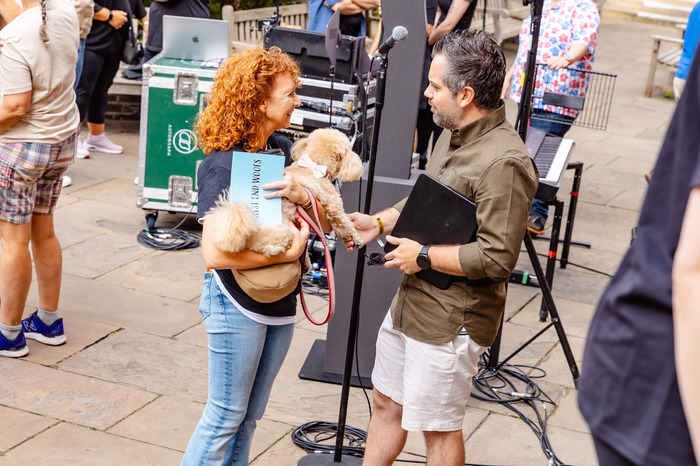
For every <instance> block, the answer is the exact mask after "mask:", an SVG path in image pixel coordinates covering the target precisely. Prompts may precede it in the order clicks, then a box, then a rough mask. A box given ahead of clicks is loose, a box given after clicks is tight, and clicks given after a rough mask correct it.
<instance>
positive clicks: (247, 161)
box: [229, 152, 284, 225]
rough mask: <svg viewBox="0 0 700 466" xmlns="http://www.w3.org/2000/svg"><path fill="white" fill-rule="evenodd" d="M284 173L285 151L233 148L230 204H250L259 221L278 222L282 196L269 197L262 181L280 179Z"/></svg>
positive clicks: (280, 219) (269, 181)
mask: <svg viewBox="0 0 700 466" xmlns="http://www.w3.org/2000/svg"><path fill="white" fill-rule="evenodd" d="M283 176H284V156H283V155H273V154H260V153H253V154H251V153H248V152H234V153H233V162H232V164H231V191H230V194H229V197H230V198H229V200H230V201H231V204H238V203H246V204H248V205H249V206H250V208H251V210H252V211H253V215H255V219H256V220H257V221H258V222H260V223H262V224H265V225H279V224H281V223H282V199H281V198H279V197H274V198H272V199H266V198H265V193H266V190H264V189H262V185H264V184H267V183H273V182H275V181H281V180H282V177H283Z"/></svg>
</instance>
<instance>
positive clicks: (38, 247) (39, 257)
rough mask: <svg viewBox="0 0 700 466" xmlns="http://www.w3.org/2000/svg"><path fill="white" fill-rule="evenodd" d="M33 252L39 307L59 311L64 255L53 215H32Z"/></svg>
mask: <svg viewBox="0 0 700 466" xmlns="http://www.w3.org/2000/svg"><path fill="white" fill-rule="evenodd" d="M32 252H33V253H34V267H35V268H36V278H37V282H38V285H39V307H40V308H41V309H44V310H45V311H50V312H53V311H57V310H58V299H59V297H60V295H61V275H62V269H63V255H62V253H61V244H60V243H59V242H58V238H57V237H56V233H55V231H54V226H53V215H34V216H33V217H32Z"/></svg>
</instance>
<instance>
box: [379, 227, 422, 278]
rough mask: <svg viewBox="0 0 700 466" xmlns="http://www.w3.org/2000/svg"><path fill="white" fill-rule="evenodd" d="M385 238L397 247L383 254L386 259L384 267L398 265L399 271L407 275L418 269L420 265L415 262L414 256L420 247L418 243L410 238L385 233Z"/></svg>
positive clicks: (388, 267)
mask: <svg viewBox="0 0 700 466" xmlns="http://www.w3.org/2000/svg"><path fill="white" fill-rule="evenodd" d="M386 240H387V241H388V242H389V243H391V244H394V245H396V246H397V248H396V249H394V250H393V251H391V252H389V253H387V254H386V255H385V256H384V258H385V259H386V262H384V267H385V268H387V269H390V268H392V267H398V268H399V271H400V272H402V273H406V274H409V275H410V274H414V273H416V272H419V271H420V267H418V264H417V263H416V258H417V257H418V253H420V249H421V247H422V245H421V244H420V243H418V242H416V241H413V240H412V239H408V238H397V237H395V236H391V235H387V237H386Z"/></svg>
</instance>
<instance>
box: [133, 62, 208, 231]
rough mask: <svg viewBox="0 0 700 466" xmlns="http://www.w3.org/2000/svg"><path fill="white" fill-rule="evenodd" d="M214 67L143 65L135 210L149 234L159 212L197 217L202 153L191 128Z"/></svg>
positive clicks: (199, 64) (204, 102) (204, 99)
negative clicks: (139, 211) (141, 215)
mask: <svg viewBox="0 0 700 466" xmlns="http://www.w3.org/2000/svg"><path fill="white" fill-rule="evenodd" d="M218 63H219V62H218V61H215V62H211V61H207V62H203V61H197V60H180V59H173V58H163V57H162V56H161V55H157V56H155V57H154V58H153V59H152V60H150V61H149V62H148V63H145V64H144V65H143V84H142V90H141V125H140V140H139V167H138V183H137V184H138V190H137V199H136V206H137V207H140V208H141V209H143V210H144V211H146V224H147V227H148V228H152V227H153V226H154V224H155V220H156V219H157V217H158V212H159V211H168V212H185V213H187V212H192V213H196V212H197V169H198V168H199V164H200V163H201V161H202V160H203V159H204V153H203V152H202V150H201V149H199V148H198V147H197V144H196V137H195V134H194V125H195V123H196V122H197V118H198V116H199V114H200V113H201V111H202V110H203V109H204V107H206V105H207V102H208V98H209V97H208V96H209V92H210V91H211V87H212V82H213V79H214V76H215V75H216V72H217V69H218Z"/></svg>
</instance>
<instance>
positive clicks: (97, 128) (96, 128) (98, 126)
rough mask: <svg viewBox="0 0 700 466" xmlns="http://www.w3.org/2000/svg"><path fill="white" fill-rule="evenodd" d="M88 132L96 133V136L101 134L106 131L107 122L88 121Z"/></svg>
mask: <svg viewBox="0 0 700 466" xmlns="http://www.w3.org/2000/svg"><path fill="white" fill-rule="evenodd" d="M87 125H88V132H89V133H90V134H94V135H95V136H97V135H100V134H102V133H104V132H105V124H104V123H90V122H89V121H88V124H87Z"/></svg>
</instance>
